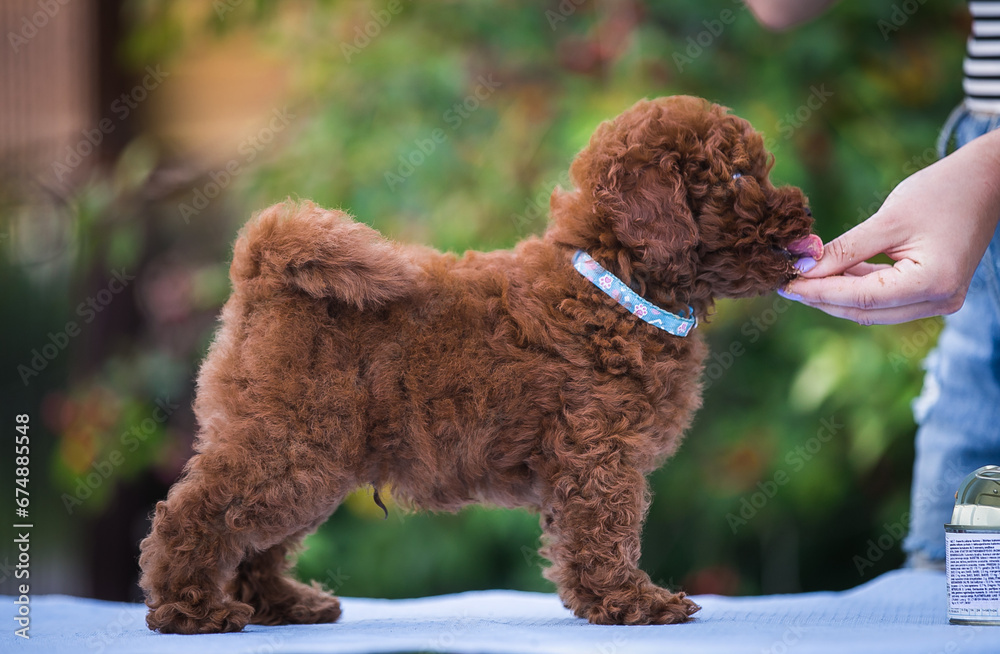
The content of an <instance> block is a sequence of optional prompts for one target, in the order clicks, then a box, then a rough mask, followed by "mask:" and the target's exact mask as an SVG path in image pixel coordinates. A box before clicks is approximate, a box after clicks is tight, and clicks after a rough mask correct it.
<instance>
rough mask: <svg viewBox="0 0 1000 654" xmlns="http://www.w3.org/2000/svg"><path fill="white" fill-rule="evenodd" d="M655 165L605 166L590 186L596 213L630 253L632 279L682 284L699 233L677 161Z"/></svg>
mask: <svg viewBox="0 0 1000 654" xmlns="http://www.w3.org/2000/svg"><path fill="white" fill-rule="evenodd" d="M664 154H666V153H664ZM659 159H660V160H659V161H657V160H656V158H654V161H652V162H649V163H646V164H645V165H643V166H641V167H633V166H629V165H628V163H627V162H626V161H624V160H622V159H617V160H616V159H612V160H610V161H608V162H607V167H606V168H605V169H604V170H603V171H602V174H599V175H598V180H597V183H596V184H595V185H594V191H593V197H594V205H595V210H596V211H597V212H598V213H599V214H603V215H604V216H605V217H606V219H607V220H608V222H609V223H610V225H611V229H612V231H613V233H614V234H615V236H616V237H617V239H618V241H619V242H620V243H621V244H622V245H623V246H624V247H625V248H627V249H628V250H630V251H631V253H632V258H633V261H634V264H633V267H634V268H635V269H636V270H635V273H636V274H637V275H640V276H641V275H643V274H646V275H650V276H652V277H655V278H657V279H664V280H669V281H674V282H675V283H687V282H690V281H692V280H693V279H694V276H695V272H696V271H695V269H696V260H695V258H696V251H697V247H698V227H697V224H696V222H695V219H694V216H693V215H692V212H691V208H690V206H689V205H688V200H687V195H688V193H687V188H686V186H685V183H684V178H683V176H682V175H681V173H680V170H679V169H678V166H677V163H676V160H675V159H674V158H672V157H670V156H663V157H662V158H659Z"/></svg>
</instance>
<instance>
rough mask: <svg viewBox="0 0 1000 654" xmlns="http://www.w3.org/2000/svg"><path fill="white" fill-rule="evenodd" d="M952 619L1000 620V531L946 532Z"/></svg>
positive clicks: (949, 616)
mask: <svg viewBox="0 0 1000 654" xmlns="http://www.w3.org/2000/svg"><path fill="white" fill-rule="evenodd" d="M944 536H945V546H946V553H945V566H946V571H947V577H948V618H949V619H956V618H957V619H965V620H997V619H1000V531H998V532H983V531H952V530H946V531H945V535H944Z"/></svg>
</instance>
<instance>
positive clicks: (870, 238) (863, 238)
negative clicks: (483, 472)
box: [802, 214, 892, 278]
mask: <svg viewBox="0 0 1000 654" xmlns="http://www.w3.org/2000/svg"><path fill="white" fill-rule="evenodd" d="M876 216H878V214H876ZM879 222H880V221H879V220H877V219H875V218H874V217H873V218H869V219H868V220H866V221H864V222H863V223H861V224H859V225H856V226H855V227H853V228H851V229H850V230H848V231H846V232H844V233H843V234H841V235H840V236H838V237H837V238H835V239H833V240H832V241H830V242H829V243H827V244H826V246H825V247H824V248H823V256H822V258H820V259H819V260H818V261H817V263H816V265H815V266H814V267H813V268H811V269H810V270H809V272H806V273H802V276H803V277H807V278H818V277H828V276H830V275H839V274H840V273H842V272H844V271H846V270H848V269H850V268H853V267H854V266H857V265H858V264H861V263H864V262H865V261H866V260H868V259H870V258H872V257H873V256H875V255H876V254H880V253H882V252H884V251H885V250H886V249H887V248H888V247H889V246H890V245H891V244H892V243H891V240H890V239H892V236H891V234H892V230H886V229H885V228H884V226H882V225H879V224H878V223H879Z"/></svg>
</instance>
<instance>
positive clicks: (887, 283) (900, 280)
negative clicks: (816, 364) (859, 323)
mask: <svg viewBox="0 0 1000 654" xmlns="http://www.w3.org/2000/svg"><path fill="white" fill-rule="evenodd" d="M817 267H818V266H817ZM850 270H851V271H857V272H862V271H866V270H867V271H869V272H868V273H867V274H865V275H863V276H860V277H858V276H854V275H851V276H847V275H835V276H833V277H824V278H822V279H804V278H802V277H799V278H798V279H796V280H793V281H792V282H791V283H789V284H788V285H787V286H786V287H785V288H784V289H783V293H782V294H783V295H784V296H785V297H788V298H790V299H793V300H797V301H799V302H804V303H806V304H809V305H813V306H816V305H821V304H823V305H836V306H841V307H852V308H855V309H860V310H862V311H871V310H873V309H888V308H892V307H901V306H907V305H913V304H917V303H919V302H924V301H938V300H941V299H942V298H940V297H937V296H936V295H934V294H933V293H932V291H931V290H930V289H931V285H930V284H927V283H922V281H921V280H922V278H923V276H924V274H923V273H924V271H923V270H922V268H921V266H920V265H919V264H916V263H914V262H913V261H910V260H908V259H903V260H901V261H897V262H896V265H895V266H887V267H880V266H879V265H878V264H865V265H860V264H855V265H854V266H851V268H850Z"/></svg>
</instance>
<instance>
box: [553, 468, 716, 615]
mask: <svg viewBox="0 0 1000 654" xmlns="http://www.w3.org/2000/svg"><path fill="white" fill-rule="evenodd" d="M603 458H604V461H603V462H602V464H601V465H597V466H582V467H580V468H576V469H573V470H561V471H560V472H559V473H557V475H556V477H555V478H554V479H552V486H551V488H552V497H551V501H550V502H549V503H548V505H547V506H545V507H544V508H543V511H542V528H543V530H544V535H543V540H544V542H545V546H544V547H543V548H542V550H541V554H542V555H543V556H545V557H546V558H548V559H549V560H550V561H552V566H551V567H549V568H547V569H546V570H545V576H546V578H547V579H549V580H551V581H552V582H554V583H555V584H556V586H557V588H558V590H559V596H560V597H561V598H562V600H563V603H564V604H565V605H566V607H567V608H569V609H570V610H572V611H573V613H575V614H576V615H577V616H579V617H581V618H586V619H587V620H589V621H590V622H592V623H595V624H634V625H639V624H672V623H675V622H684V621H685V620H687V619H688V618H689V616H690V615H691V614H692V613H694V612H695V611H697V610H698V609H699V607H698V605H697V604H695V603H694V602H692V601H691V600H689V599H687V597H685V595H684V593H671V592H670V591H668V590H666V589H664V588H660V587H659V586H657V585H655V584H654V583H653V582H652V581H651V580H650V578H649V575H647V574H646V573H645V572H643V571H642V570H640V569H639V553H640V552H639V536H640V531H641V529H642V522H643V519H644V517H645V514H646V509H647V508H648V507H649V493H648V489H647V486H646V480H645V478H644V477H643V476H642V474H641V473H639V472H638V471H637V470H635V469H633V468H631V467H628V466H627V465H625V464H622V463H620V462H619V463H617V464H609V463H608V461H609V460H614V459H616V458H617V457H616V456H615V455H612V456H609V457H603ZM570 463H571V464H572V463H575V462H574V461H571V462H570Z"/></svg>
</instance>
